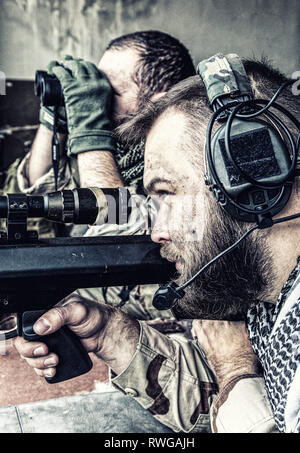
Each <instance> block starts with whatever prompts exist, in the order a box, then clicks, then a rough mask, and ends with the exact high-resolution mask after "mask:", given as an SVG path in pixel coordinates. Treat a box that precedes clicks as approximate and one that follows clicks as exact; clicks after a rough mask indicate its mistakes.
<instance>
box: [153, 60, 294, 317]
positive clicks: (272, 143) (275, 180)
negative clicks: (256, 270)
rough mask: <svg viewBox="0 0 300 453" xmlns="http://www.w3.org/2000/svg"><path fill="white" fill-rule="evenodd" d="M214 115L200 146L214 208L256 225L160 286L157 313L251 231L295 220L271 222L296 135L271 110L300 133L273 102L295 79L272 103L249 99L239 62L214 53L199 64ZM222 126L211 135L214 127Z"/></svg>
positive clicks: (288, 175) (288, 185)
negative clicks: (184, 277)
mask: <svg viewBox="0 0 300 453" xmlns="http://www.w3.org/2000/svg"><path fill="white" fill-rule="evenodd" d="M197 72H198V74H199V75H200V77H201V78H202V80H203V82H204V85H205V88H206V93H207V97H208V100H209V102H210V105H211V108H212V110H213V115H212V117H211V120H210V122H209V124H208V128H207V134H206V147H205V167H206V172H205V183H206V185H207V186H208V187H209V190H210V191H211V192H212V193H213V195H214V197H215V199H216V201H217V202H218V203H219V205H220V206H221V207H222V208H223V209H224V210H225V211H226V212H227V213H228V214H230V215H231V216H232V217H233V218H235V219H237V220H238V221H242V222H250V223H256V225H255V226H253V227H252V228H250V229H249V230H248V231H247V232H246V233H245V234H244V235H243V236H241V238H240V239H239V240H238V241H237V242H236V243H234V244H233V245H232V246H230V247H229V248H228V249H226V250H224V251H223V252H222V253H220V254H219V255H218V256H216V257H215V258H214V259H212V260H211V261H210V262H209V263H207V264H206V265H205V266H204V267H203V268H202V269H200V270H199V271H198V272H197V273H196V274H195V275H194V276H193V277H192V278H191V279H190V280H188V281H187V282H186V283H185V284H183V285H181V286H178V285H176V283H175V282H173V281H172V282H170V283H169V284H168V285H164V286H161V287H160V288H159V289H158V291H157V292H156V294H155V295H154V298H153V302H152V304H153V306H154V307H155V308H157V309H158V310H168V309H172V308H174V307H175V305H176V301H177V300H178V299H182V298H183V297H184V289H185V288H186V287H187V286H189V285H190V284H191V283H192V282H193V281H194V280H195V279H196V278H198V277H199V276H200V275H201V274H202V273H203V272H204V271H205V270H206V269H207V268H208V267H209V266H211V265H212V264H213V263H215V262H216V261H217V260H219V259H220V258H222V257H223V256H224V255H226V254H227V253H230V252H231V251H232V250H234V249H235V248H236V247H238V245H239V244H240V243H241V242H242V241H243V240H244V239H245V238H246V237H247V236H248V235H249V234H250V233H252V232H253V231H254V230H256V229H264V228H269V227H271V226H273V225H274V224H278V223H282V222H287V221H290V220H293V219H296V218H299V217H300V213H299V214H295V215H293V216H289V217H283V218H280V219H277V220H273V216H274V215H276V214H277V213H279V212H280V211H281V210H282V209H283V208H284V207H285V205H286V204H287V202H288V201H289V198H290V196H291V193H292V185H293V180H294V177H295V176H296V175H299V171H297V170H296V164H297V153H298V150H299V147H300V134H299V135H298V138H297V140H296V142H295V140H294V138H293V136H292V133H291V132H290V130H289V129H288V127H287V126H286V125H285V124H284V122H283V121H282V119H280V118H279V117H278V116H277V115H276V114H275V113H274V112H273V111H270V109H271V108H273V109H274V110H275V111H279V112H280V113H281V115H282V116H284V117H286V118H288V119H289V120H290V121H291V122H292V123H293V124H294V126H296V128H297V129H298V130H299V131H300V123H299V122H298V121H297V119H296V118H295V117H294V116H293V115H292V114H291V113H290V112H289V111H288V110H286V109H285V108H284V107H282V106H281V105H279V104H277V103H276V102H275V101H276V100H277V98H278V96H279V95H280V94H281V92H282V91H283V90H284V89H286V88H287V87H288V86H289V85H291V84H292V83H294V80H291V81H287V82H286V83H284V84H283V85H282V86H281V87H280V88H279V89H278V90H277V92H276V93H275V95H274V96H273V98H272V99H271V100H264V99H254V95H253V92H252V88H251V85H250V81H249V79H248V76H247V74H246V71H245V68H244V66H243V64H242V61H241V60H240V58H239V57H238V55H235V54H229V55H226V56H224V55H222V54H217V55H215V56H213V57H211V58H209V59H207V60H204V61H202V62H200V63H199V65H198V68H197ZM216 121H218V122H220V123H222V125H221V126H220V127H219V129H218V130H217V131H216V132H215V134H214V135H213V136H212V130H213V127H214V124H215V122H216Z"/></svg>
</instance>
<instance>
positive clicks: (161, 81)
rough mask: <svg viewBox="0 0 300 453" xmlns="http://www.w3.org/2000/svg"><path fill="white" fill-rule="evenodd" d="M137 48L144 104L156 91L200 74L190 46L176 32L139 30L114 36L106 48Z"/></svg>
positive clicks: (139, 84)
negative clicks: (185, 44) (173, 33)
mask: <svg viewBox="0 0 300 453" xmlns="http://www.w3.org/2000/svg"><path fill="white" fill-rule="evenodd" d="M127 48H130V49H132V48H133V49H136V50H137V51H138V52H139V54H140V58H139V61H138V64H137V67H136V71H135V75H134V77H135V82H136V83H137V85H138V86H139V87H140V93H141V99H140V105H143V104H144V102H145V101H146V100H148V99H150V98H151V96H153V95H154V94H155V93H159V92H161V91H166V90H168V89H169V88H170V87H171V86H173V85H175V84H176V83H178V82H180V81H181V80H183V79H186V78H187V77H190V76H192V75H195V74H196V71H195V66H194V64H193V61H192V58H191V56H190V53H189V51H188V50H187V48H186V47H185V46H184V45H183V44H182V43H181V42H180V41H178V39H176V38H174V37H173V36H170V35H168V34H167V33H163V32H161V31H156V30H146V31H138V32H135V33H130V34H127V35H123V36H120V37H119V38H116V39H113V40H112V41H111V42H110V43H109V44H108V46H107V48H106V50H122V49H127Z"/></svg>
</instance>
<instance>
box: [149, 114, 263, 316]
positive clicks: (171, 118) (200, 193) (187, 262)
mask: <svg viewBox="0 0 300 453" xmlns="http://www.w3.org/2000/svg"><path fill="white" fill-rule="evenodd" d="M193 135H194V133H193V131H191V128H190V127H189V125H188V120H187V118H186V116H185V115H184V114H183V113H181V112H178V111H176V110H174V109H169V110H167V111H166V112H165V113H164V114H163V115H161V116H160V117H159V118H158V119H157V120H156V121H155V123H154V124H153V126H152V128H151V130H150V132H149V133H148V135H147V139H146V148H145V170H144V186H145V189H146V191H147V192H148V194H149V195H150V196H151V197H153V198H154V199H155V200H156V201H157V202H158V206H159V211H158V214H157V217H156V220H155V224H154V225H153V228H152V234H151V237H152V240H153V241H154V242H157V243H159V244H161V255H162V256H163V257H164V258H166V259H168V260H169V261H172V262H175V263H176V268H177V271H178V275H179V276H178V279H177V280H176V283H177V284H179V285H181V284H183V283H185V282H186V281H187V280H189V279H190V278H191V277H192V276H193V275H194V274H195V273H196V272H197V271H198V270H199V269H201V268H202V267H203V266H204V265H205V264H207V263H208V262H209V261H211V260H212V259H213V258H214V257H216V256H217V255H218V254H220V253H221V252H222V251H224V250H225V249H226V248H228V247H229V246H231V245H232V244H233V243H234V242H236V240H237V239H238V238H239V237H240V236H241V235H242V233H243V227H241V226H240V225H238V224H237V222H236V221H235V220H234V219H231V217H230V216H229V215H228V214H227V213H225V212H224V211H223V210H222V209H221V208H220V207H219V206H218V205H217V203H216V202H215V201H214V200H213V198H212V196H211V194H210V193H209V191H208V190H207V189H206V187H205V184H204V178H203V169H202V167H201V164H200V161H202V156H201V154H202V149H201V150H199V149H195V147H194V148H193V147H192V146H191V143H192V142H191V141H189V139H190V138H191V137H192V138H193ZM267 260H268V255H267V252H266V250H264V251H262V244H261V242H260V241H259V240H258V239H257V238H256V237H249V238H247V240H245V241H244V242H243V243H242V244H241V246H240V247H239V248H238V250H237V251H234V252H232V253H230V254H229V255H226V256H225V257H223V258H222V259H221V260H219V261H217V262H216V263H215V264H214V265H212V266H211V267H210V268H208V270H207V271H206V272H204V273H203V274H202V275H201V277H199V278H198V279H196V280H195V282H194V283H193V284H191V285H190V286H189V287H188V288H186V294H185V296H184V298H183V299H181V300H180V301H178V308H179V310H180V311H181V312H182V313H183V314H184V317H185V318H197V317H198V318H203V319H205V318H206V319H227V320H237V319H243V318H244V316H245V313H246V311H247V308H248V306H249V304H250V303H251V302H253V301H254V300H256V299H257V297H258V294H260V295H261V294H262V293H263V290H264V288H265V286H266V281H267V276H268V272H270V271H269V269H268V266H267V265H266V262H267ZM270 261H271V260H270Z"/></svg>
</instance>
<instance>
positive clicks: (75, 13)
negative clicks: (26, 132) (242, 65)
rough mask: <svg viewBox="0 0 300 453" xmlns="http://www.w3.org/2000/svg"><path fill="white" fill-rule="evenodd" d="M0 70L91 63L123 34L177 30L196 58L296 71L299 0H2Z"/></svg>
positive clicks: (29, 74) (11, 73) (299, 65)
mask: <svg viewBox="0 0 300 453" xmlns="http://www.w3.org/2000/svg"><path fill="white" fill-rule="evenodd" d="M0 5H1V6H0V70H1V71H4V72H5V73H6V76H7V77H10V78H28V79H33V75H34V71H35V69H37V68H43V67H45V66H46V65H47V63H48V62H49V60H51V59H53V58H60V57H63V56H64V55H65V54H72V55H74V56H80V57H83V58H86V59H89V60H91V61H93V62H95V63H97V62H98V60H99V58H100V56H101V53H102V52H103V49H104V47H105V45H106V44H107V42H108V41H109V40H110V39H112V38H115V37H117V36H119V35H120V34H123V33H128V32H133V31H136V30H141V29H159V30H162V31H165V32H168V33H171V34H173V35H174V36H176V37H178V38H179V39H180V40H181V41H182V42H183V43H184V44H185V45H186V46H187V47H188V48H189V49H190V51H191V54H192V56H193V58H194V61H195V63H197V62H198V61H199V60H200V59H201V58H203V57H208V56H210V55H212V54H214V53H216V52H218V51H221V52H229V51H233V52H237V53H239V54H240V55H242V56H245V57H247V56H250V57H251V56H256V57H260V56H261V55H262V54H263V55H266V56H268V57H269V58H270V59H271V60H273V63H274V65H275V66H277V67H280V69H281V70H282V71H284V72H286V73H287V74H290V73H292V72H294V71H296V70H300V54H299V49H298V46H299V32H300V0H184V1H183V0H1V2H0Z"/></svg>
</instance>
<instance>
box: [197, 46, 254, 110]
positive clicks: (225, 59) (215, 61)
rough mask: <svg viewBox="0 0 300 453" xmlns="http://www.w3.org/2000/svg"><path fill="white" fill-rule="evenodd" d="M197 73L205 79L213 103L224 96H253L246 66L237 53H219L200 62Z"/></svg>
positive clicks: (209, 97)
mask: <svg viewBox="0 0 300 453" xmlns="http://www.w3.org/2000/svg"><path fill="white" fill-rule="evenodd" d="M197 73H198V74H199V75H200V77H201V78H202V80H203V83H204V85H205V88H206V92H207V97H208V99H209V102H210V104H211V105H212V104H213V103H214V102H215V100H216V99H218V98H220V97H224V96H230V97H232V98H236V97H239V96H245V95H246V96H249V97H250V98H251V99H252V98H253V92H252V88H251V85H250V81H249V79H248V76H247V74H246V71H245V69H244V66H243V64H242V62H241V60H240V58H239V56H238V55H236V54H228V55H226V56H225V55H223V54H221V53H218V54H216V55H214V56H213V57H211V58H208V59H207V60H203V61H201V62H200V63H199V64H198V67H197Z"/></svg>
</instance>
